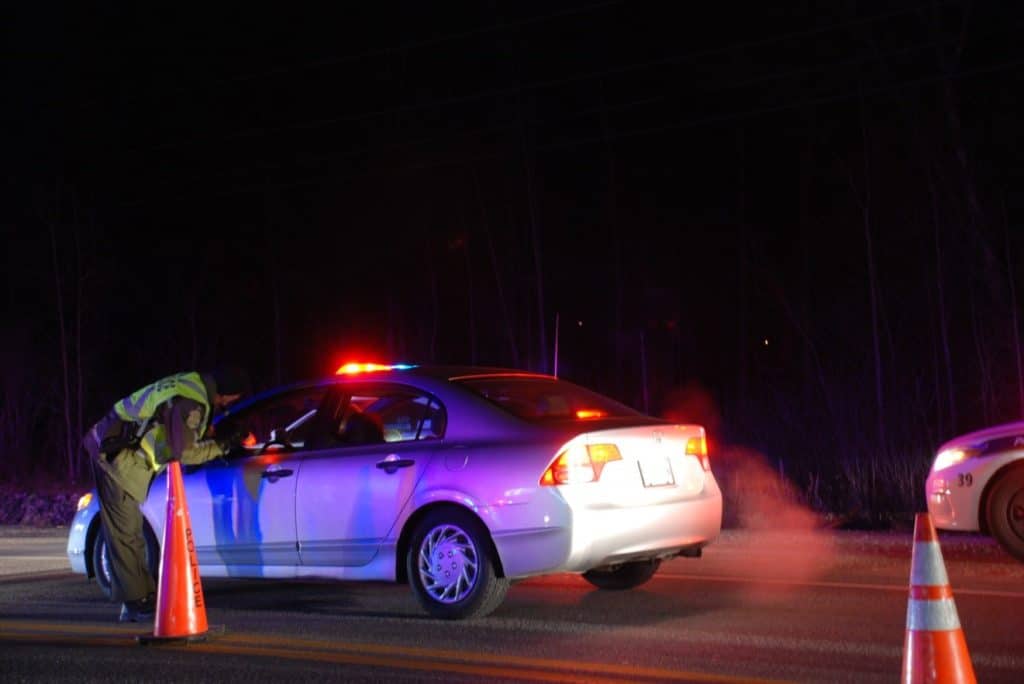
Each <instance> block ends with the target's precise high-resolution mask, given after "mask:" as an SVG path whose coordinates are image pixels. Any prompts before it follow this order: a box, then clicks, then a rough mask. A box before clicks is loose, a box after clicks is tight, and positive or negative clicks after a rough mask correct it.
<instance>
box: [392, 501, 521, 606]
mask: <svg viewBox="0 0 1024 684" xmlns="http://www.w3.org/2000/svg"><path fill="white" fill-rule="evenodd" d="M492 549H493V545H492V543H491V539H490V535H489V534H488V532H487V529H486V528H485V527H484V526H483V525H482V524H481V523H480V522H479V521H478V520H477V519H476V518H475V517H474V516H472V515H471V514H469V513H468V512H466V511H463V510H460V509H458V508H455V507H444V508H439V509H435V510H433V511H431V512H429V513H428V514H427V515H426V517H425V518H424V519H423V520H421V521H420V523H419V525H417V526H416V529H415V530H414V531H413V533H412V538H411V539H410V543H409V548H408V553H407V555H406V572H407V573H408V577H409V584H410V585H411V586H412V590H413V594H414V595H415V596H416V600H417V601H418V602H419V604H420V606H422V607H423V609H424V610H426V611H427V613H429V614H430V615H432V616H433V617H436V618H442V619H445V620H463V619H472V618H480V617H484V616H485V615H489V614H490V613H491V612H492V611H494V609H495V608H497V607H498V606H499V605H501V602H502V601H503V600H504V599H505V594H506V593H507V592H508V587H509V580H508V578H506V577H499V576H498V574H497V572H496V562H495V558H494V556H493V553H494V552H493V550H492Z"/></svg>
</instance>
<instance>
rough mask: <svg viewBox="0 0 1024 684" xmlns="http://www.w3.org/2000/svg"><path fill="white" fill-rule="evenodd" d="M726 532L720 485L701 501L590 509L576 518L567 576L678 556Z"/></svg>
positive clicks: (575, 516) (580, 512)
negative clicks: (619, 563) (639, 561)
mask: <svg viewBox="0 0 1024 684" xmlns="http://www.w3.org/2000/svg"><path fill="white" fill-rule="evenodd" d="M721 530H722V496H721V494H720V493H719V491H718V488H717V487H713V488H710V489H708V490H705V492H704V493H703V495H702V496H701V497H699V498H694V499H689V500H686V501H679V502H675V503H671V504H659V505H656V506H647V507H641V508H606V509H593V508H589V509H586V510H583V511H576V512H574V515H573V532H572V542H571V543H572V546H571V550H570V552H569V556H568V558H567V560H566V563H565V570H566V571H567V572H586V571H587V570H590V569H592V568H596V567H600V566H602V565H609V564H612V563H617V562H623V561H626V560H633V559H640V558H651V557H655V556H662V555H674V554H675V553H676V552H678V551H681V550H683V549H692V548H694V547H700V546H703V545H705V544H707V543H708V542H710V541H712V540H714V539H715V538H716V537H717V536H718V535H719V533H720V532H721Z"/></svg>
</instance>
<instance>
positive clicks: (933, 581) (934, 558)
mask: <svg viewBox="0 0 1024 684" xmlns="http://www.w3.org/2000/svg"><path fill="white" fill-rule="evenodd" d="M910 584H911V585H913V586H918V587H920V586H936V585H939V586H943V585H947V584H949V575H947V574H946V565H945V563H943V562H942V551H941V549H939V542H933V541H930V542H914V556H913V563H912V565H911V568H910Z"/></svg>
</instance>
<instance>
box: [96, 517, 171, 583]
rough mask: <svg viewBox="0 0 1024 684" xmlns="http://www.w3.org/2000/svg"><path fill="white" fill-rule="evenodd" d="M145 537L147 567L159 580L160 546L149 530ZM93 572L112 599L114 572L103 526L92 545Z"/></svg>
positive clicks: (97, 581) (97, 532)
mask: <svg viewBox="0 0 1024 684" xmlns="http://www.w3.org/2000/svg"><path fill="white" fill-rule="evenodd" d="M143 536H144V537H145V538H146V565H147V567H149V572H150V573H151V574H152V575H153V577H154V578H155V579H159V573H160V551H159V546H158V545H157V543H156V539H155V538H154V537H153V534H152V533H151V532H150V531H149V529H148V528H147V529H146V530H145V532H144V534H143ZM92 571H93V577H94V579H95V580H96V585H97V586H98V587H99V588H100V591H102V592H103V595H104V596H106V597H107V598H108V599H109V598H111V597H112V596H113V594H114V571H113V570H112V569H111V567H110V552H109V550H108V549H107V537H106V534H104V532H103V527H102V526H101V527H100V528H99V529H98V530H96V540H95V541H94V542H93V544H92Z"/></svg>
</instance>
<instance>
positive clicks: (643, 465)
mask: <svg viewBox="0 0 1024 684" xmlns="http://www.w3.org/2000/svg"><path fill="white" fill-rule="evenodd" d="M637 463H638V465H639V466H640V479H641V480H643V483H644V487H664V486H666V485H672V484H675V483H676V480H675V477H673V476H672V466H671V465H669V462H668V459H667V458H665V457H664V456H658V457H655V458H645V459H641V460H639V461H637Z"/></svg>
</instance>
